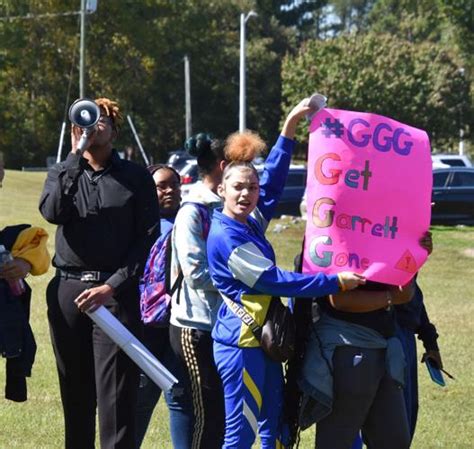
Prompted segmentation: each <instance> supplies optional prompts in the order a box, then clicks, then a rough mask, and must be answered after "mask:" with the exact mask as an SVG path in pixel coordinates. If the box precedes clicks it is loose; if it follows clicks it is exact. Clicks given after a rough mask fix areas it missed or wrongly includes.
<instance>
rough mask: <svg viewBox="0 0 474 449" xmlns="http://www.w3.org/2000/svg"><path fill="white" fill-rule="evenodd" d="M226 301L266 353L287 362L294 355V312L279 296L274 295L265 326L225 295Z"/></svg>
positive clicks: (277, 359) (274, 358)
mask: <svg viewBox="0 0 474 449" xmlns="http://www.w3.org/2000/svg"><path fill="white" fill-rule="evenodd" d="M222 297H223V300H224V302H225V303H226V304H227V306H228V307H229V309H230V310H232V312H233V313H234V314H235V315H237V316H238V317H239V318H240V319H241V320H242V321H243V322H244V323H245V324H246V325H247V326H249V327H250V329H251V330H252V333H253V335H254V336H255V338H256V339H257V340H258V342H259V343H260V346H261V347H262V349H263V350H264V351H265V353H266V354H267V355H268V357H270V358H271V359H272V360H274V361H275V362H280V363H283V362H286V361H287V360H289V359H291V358H292V357H293V354H294V352H295V342H296V327H295V320H294V318H293V314H292V313H291V311H290V309H289V308H288V307H286V306H285V305H284V304H283V303H282V302H281V299H280V298H279V297H276V296H274V297H272V299H271V301H270V305H269V306H268V311H267V315H266V316H265V321H264V323H263V326H260V325H259V324H258V323H257V322H256V321H255V320H254V318H253V317H252V316H251V315H250V314H249V313H248V312H247V311H246V310H245V309H244V308H243V307H241V306H240V304H238V303H236V302H235V301H233V300H232V299H230V298H228V297H226V296H223V295H222Z"/></svg>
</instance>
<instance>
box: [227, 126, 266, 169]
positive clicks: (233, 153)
mask: <svg viewBox="0 0 474 449" xmlns="http://www.w3.org/2000/svg"><path fill="white" fill-rule="evenodd" d="M265 147H266V145H265V142H264V141H263V140H262V139H261V137H260V136H259V135H258V134H257V133H254V132H252V131H244V132H243V133H239V132H236V133H233V134H231V135H230V136H229V137H227V140H226V145H225V157H226V159H227V160H228V161H231V162H234V161H235V162H252V161H253V160H254V159H255V158H256V157H257V156H258V155H260V153H261V152H262V151H263V150H264V149H265Z"/></svg>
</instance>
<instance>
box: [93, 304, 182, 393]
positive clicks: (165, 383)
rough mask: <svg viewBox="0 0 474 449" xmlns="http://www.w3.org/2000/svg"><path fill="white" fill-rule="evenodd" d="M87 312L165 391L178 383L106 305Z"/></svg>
mask: <svg viewBox="0 0 474 449" xmlns="http://www.w3.org/2000/svg"><path fill="white" fill-rule="evenodd" d="M87 314H88V315H89V317H90V318H91V319H92V320H93V321H94V322H95V323H96V324H97V325H98V326H99V327H100V328H101V329H102V330H103V331H104V332H105V333H106V334H107V335H108V336H109V337H110V338H111V339H112V340H113V341H114V342H115V343H116V344H117V345H118V346H119V347H120V348H121V349H122V350H123V351H124V352H125V353H126V354H127V355H128V356H129V357H130V358H131V359H132V360H133V361H134V362H135V363H136V364H137V365H138V366H139V367H140V369H141V370H142V371H143V372H144V373H145V374H146V375H147V376H148V377H149V378H150V379H151V380H152V381H153V382H155V384H156V385H158V386H159V387H160V388H161V389H162V390H163V391H168V390H169V389H170V388H171V387H172V386H173V384H176V383H178V379H176V377H174V376H173V374H172V373H170V372H169V371H168V370H167V369H166V368H165V367H164V366H163V365H162V364H161V363H160V362H159V361H158V360H157V359H156V358H155V356H154V355H153V354H152V353H151V352H150V351H149V350H148V349H147V348H146V347H145V346H144V345H143V344H142V343H141V342H140V341H139V340H138V338H137V337H135V335H133V334H132V333H131V332H130V331H129V330H128V329H127V328H126V327H125V326H124V325H123V324H122V323H121V322H120V321H119V320H118V319H117V318H115V317H114V316H113V315H112V314H111V313H110V312H109V311H108V310H107V309H106V308H105V307H104V306H101V307H99V308H98V309H97V310H95V311H94V312H91V313H89V312H87Z"/></svg>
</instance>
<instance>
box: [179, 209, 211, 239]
mask: <svg viewBox="0 0 474 449" xmlns="http://www.w3.org/2000/svg"><path fill="white" fill-rule="evenodd" d="M185 204H192V205H193V206H194V207H195V208H196V209H197V210H198V211H199V215H200V216H201V224H202V236H203V238H204V240H207V237H208V235H209V230H210V229H211V213H210V208H209V206H206V205H205V204H202V203H195V202H194V201H186V202H185V203H183V206H184V205H185Z"/></svg>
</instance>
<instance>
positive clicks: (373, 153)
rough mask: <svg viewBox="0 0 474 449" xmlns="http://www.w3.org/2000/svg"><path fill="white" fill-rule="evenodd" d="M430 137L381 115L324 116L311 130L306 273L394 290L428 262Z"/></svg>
mask: <svg viewBox="0 0 474 449" xmlns="http://www.w3.org/2000/svg"><path fill="white" fill-rule="evenodd" d="M431 188H432V170H431V157H430V145H429V140H428V136H427V134H426V133H425V132H424V131H422V130H420V129H416V128H413V127H410V126H407V125H404V124H403V123H400V122H397V121H395V120H392V119H389V118H387V117H383V116H380V115H376V114H366V113H360V112H350V111H342V110H336V109H323V110H321V111H320V112H318V114H316V115H315V117H314V118H313V121H312V123H311V126H310V138H309V152H308V182H307V190H306V192H307V214H308V222H307V227H306V235H305V249H304V261H303V271H304V272H305V273H313V272H316V271H322V272H325V273H337V272H340V271H348V270H349V271H355V272H357V273H362V274H364V275H365V276H366V277H367V278H368V279H370V280H372V281H377V282H384V283H387V284H392V285H402V284H405V283H406V282H408V281H409V280H410V279H411V278H412V277H413V276H414V274H415V273H416V272H417V271H418V270H419V268H420V267H421V266H422V265H423V263H424V261H425V260H426V257H427V253H426V251H425V250H424V249H423V248H421V246H420V244H419V239H420V238H421V237H422V235H423V234H424V232H425V231H427V230H428V228H429V223H430V202H431Z"/></svg>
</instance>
